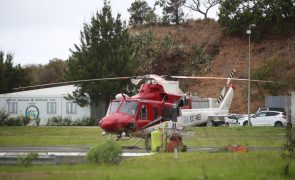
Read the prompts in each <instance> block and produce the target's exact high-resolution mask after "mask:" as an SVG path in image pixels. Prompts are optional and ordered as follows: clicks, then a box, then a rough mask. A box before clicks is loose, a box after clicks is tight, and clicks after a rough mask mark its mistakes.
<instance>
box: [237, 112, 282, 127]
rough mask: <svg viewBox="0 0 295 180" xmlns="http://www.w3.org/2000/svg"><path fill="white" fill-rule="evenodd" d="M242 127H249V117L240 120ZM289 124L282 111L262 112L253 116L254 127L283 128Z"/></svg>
mask: <svg viewBox="0 0 295 180" xmlns="http://www.w3.org/2000/svg"><path fill="white" fill-rule="evenodd" d="M238 123H239V125H240V126H246V125H248V116H247V117H243V118H240V119H238ZM286 124H287V117H286V114H285V113H284V112H280V111H261V112H259V113H257V114H255V115H252V116H251V125H252V126H274V127H283V126H286Z"/></svg>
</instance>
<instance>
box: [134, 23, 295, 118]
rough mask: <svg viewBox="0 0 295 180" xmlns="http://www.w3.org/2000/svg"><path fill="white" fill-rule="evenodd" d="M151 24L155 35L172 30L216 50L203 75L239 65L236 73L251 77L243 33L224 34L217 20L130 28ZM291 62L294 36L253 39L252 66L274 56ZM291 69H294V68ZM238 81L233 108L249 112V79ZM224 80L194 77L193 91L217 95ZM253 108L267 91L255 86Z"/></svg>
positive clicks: (187, 42)
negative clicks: (206, 71) (236, 35)
mask: <svg viewBox="0 0 295 180" xmlns="http://www.w3.org/2000/svg"><path fill="white" fill-rule="evenodd" d="M146 28H148V29H149V30H151V31H152V32H153V33H154V34H155V36H156V37H163V36H164V35H166V34H168V33H169V34H171V35H172V36H173V37H174V38H175V39H177V40H178V41H180V42H181V43H182V44H183V45H184V46H191V45H192V44H196V45H197V46H199V47H201V48H202V49H204V50H205V51H207V52H208V53H209V54H213V55H214V57H213V61H212V64H211V71H210V72H209V73H203V74H202V75H204V76H220V77H227V76H228V75H229V73H230V72H231V71H232V70H233V69H236V77H238V78H248V41H247V39H244V38H243V37H240V38H238V37H231V36H228V35H225V33H224V30H223V28H221V27H220V26H219V24H218V23H217V22H215V21H212V20H210V21H204V20H196V21H190V22H187V23H184V24H183V25H179V26H158V25H155V26H151V27H139V28H136V29H131V30H130V31H131V32H132V31H140V30H143V29H146ZM275 58H276V59H279V60H281V61H282V63H284V62H285V61H289V62H292V63H293V64H294V65H295V36H294V35H293V36H288V37H275V36H271V37H267V38H265V39H264V40H263V41H261V42H259V43H251V69H255V68H256V67H258V66H259V65H261V64H263V63H264V62H266V61H268V60H271V59H275ZM289 71H290V72H288V73H293V74H294V73H295V68H293V69H290V70H289ZM234 83H235V85H236V90H235V97H234V101H233V104H232V108H231V112H233V113H247V82H234ZM224 85H225V81H224V82H222V81H215V80H210V81H201V82H198V81H192V82H191V86H190V91H192V92H195V93H197V94H198V96H202V97H218V96H219V94H220V90H221V89H222V87H223V86H224ZM252 87H253V88H252V96H253V97H255V98H252V99H253V101H251V105H252V108H251V111H252V113H254V112H256V110H257V109H258V107H260V106H263V105H264V98H263V97H264V96H266V95H268V94H266V93H265V92H263V93H262V92H261V91H258V90H257V88H256V87H255V86H254V85H253V86H252Z"/></svg>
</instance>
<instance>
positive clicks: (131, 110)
mask: <svg viewBox="0 0 295 180" xmlns="http://www.w3.org/2000/svg"><path fill="white" fill-rule="evenodd" d="M137 106H138V105H137V102H135V101H125V102H123V104H122V107H121V109H120V112H122V113H126V114H129V115H132V116H134V115H135V113H136V110H137Z"/></svg>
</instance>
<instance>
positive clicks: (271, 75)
mask: <svg viewBox="0 0 295 180" xmlns="http://www.w3.org/2000/svg"><path fill="white" fill-rule="evenodd" d="M293 68H295V67H294V64H293V63H292V62H288V61H286V60H278V59H273V60H269V61H267V62H265V63H264V64H263V65H261V66H259V67H258V68H256V69H254V70H253V72H252V77H253V79H260V80H266V79H268V80H272V81H274V82H277V83H262V84H261V83H260V84H257V86H261V87H262V88H263V89H265V90H267V91H268V92H269V94H271V95H273V96H276V95H278V94H286V93H288V90H289V89H294V88H295V74H294V73H292V69H293ZM289 70H291V73H289Z"/></svg>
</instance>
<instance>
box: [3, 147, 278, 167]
mask: <svg viewBox="0 0 295 180" xmlns="http://www.w3.org/2000/svg"><path fill="white" fill-rule="evenodd" d="M89 149H90V148H89V147H62V146H44V147H29V146H27V147H17V146H10V147H0V164H18V163H19V160H18V159H19V157H21V156H25V155H27V154H28V153H30V152H37V153H38V155H39V156H38V159H36V160H34V161H33V164H76V163H85V162H86V160H85V156H86V154H87V152H88V151H89ZM248 149H249V151H279V150H281V148H280V147H248ZM224 150H225V148H223V147H189V148H188V151H189V152H190V151H208V152H219V151H224ZM152 154H153V153H147V152H146V151H145V149H143V148H138V147H133V148H130V147H129V148H127V147H125V148H124V150H123V154H122V156H123V157H124V158H128V157H138V156H148V155H152Z"/></svg>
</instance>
